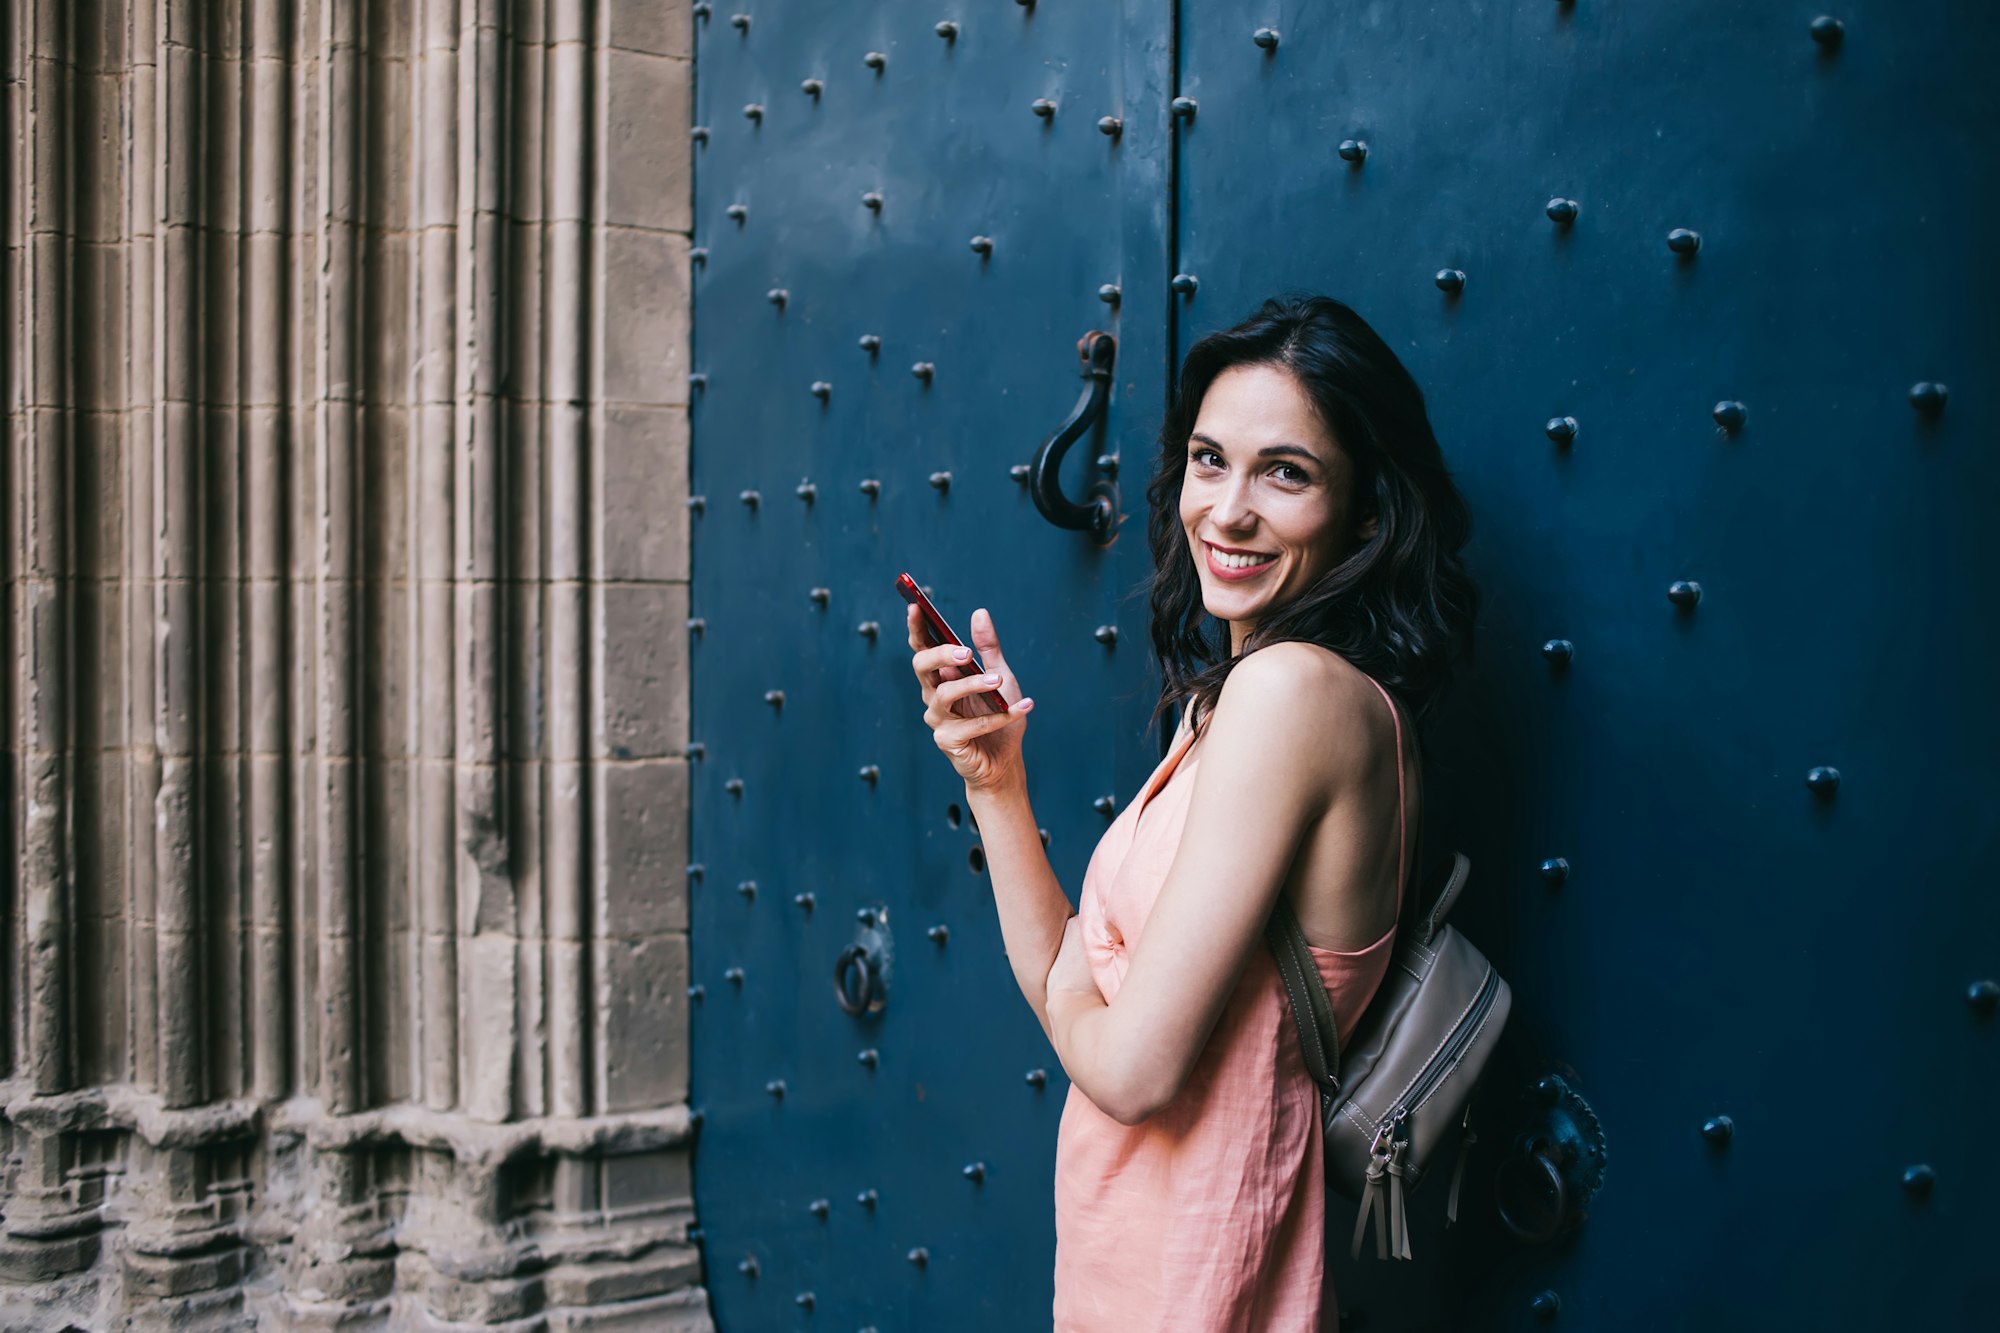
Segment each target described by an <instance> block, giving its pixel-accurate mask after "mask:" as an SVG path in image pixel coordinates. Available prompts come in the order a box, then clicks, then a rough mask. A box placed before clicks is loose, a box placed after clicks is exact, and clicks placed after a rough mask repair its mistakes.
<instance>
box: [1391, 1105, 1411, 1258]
mask: <svg viewBox="0 0 2000 1333" xmlns="http://www.w3.org/2000/svg"><path fill="white" fill-rule="evenodd" d="M1409 1156H1410V1140H1409V1136H1408V1135H1405V1136H1403V1137H1402V1138H1399V1139H1397V1140H1396V1144H1395V1148H1394V1150H1393V1151H1392V1152H1391V1154H1390V1158H1389V1249H1390V1252H1391V1253H1393V1254H1394V1255H1395V1256H1396V1257H1397V1258H1398V1259H1407V1258H1409V1257H1410V1221H1409V1212H1408V1210H1407V1208H1406V1207H1405V1205H1404V1201H1403V1175H1404V1172H1405V1169H1406V1168H1407V1166H1408V1163H1409Z"/></svg>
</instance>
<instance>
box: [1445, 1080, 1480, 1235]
mask: <svg viewBox="0 0 2000 1333" xmlns="http://www.w3.org/2000/svg"><path fill="white" fill-rule="evenodd" d="M1477 1142H1479V1136H1478V1135H1477V1134H1475V1133H1473V1132H1472V1103H1471V1102H1467V1103H1466V1104H1465V1118H1464V1119H1463V1120H1461V1121H1460V1122H1459V1125H1458V1165H1456V1166H1454V1167H1453V1168H1452V1169H1451V1194H1450V1195H1449V1196H1447V1198H1446V1200H1445V1206H1444V1224H1445V1225H1446V1226H1450V1225H1451V1224H1452V1223H1453V1222H1456V1221H1457V1220H1458V1187H1459V1186H1460V1185H1461V1184H1463V1183H1464V1181H1465V1159H1466V1158H1467V1157H1470V1156H1471V1155H1472V1145H1473V1144H1475V1143H1477Z"/></svg>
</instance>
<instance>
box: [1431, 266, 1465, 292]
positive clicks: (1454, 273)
mask: <svg viewBox="0 0 2000 1333" xmlns="http://www.w3.org/2000/svg"><path fill="white" fill-rule="evenodd" d="M1435 281H1436V282H1437V285H1438V290H1439V291H1441V292H1443V293H1444V294H1445V295H1447V296H1457V295H1458V294H1459V293H1460V292H1462V291H1464V290H1465V271H1464V270H1463V269H1456V268H1441V269H1439V270H1438V271H1437V277H1436V279H1435Z"/></svg>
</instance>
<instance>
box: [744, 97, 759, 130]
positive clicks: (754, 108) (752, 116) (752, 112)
mask: <svg viewBox="0 0 2000 1333" xmlns="http://www.w3.org/2000/svg"><path fill="white" fill-rule="evenodd" d="M743 116H744V119H746V120H754V121H756V122H757V123H758V124H759V125H762V124H763V123H764V106H763V103H761V102H752V103H750V104H749V105H748V106H746V107H744V108H743Z"/></svg>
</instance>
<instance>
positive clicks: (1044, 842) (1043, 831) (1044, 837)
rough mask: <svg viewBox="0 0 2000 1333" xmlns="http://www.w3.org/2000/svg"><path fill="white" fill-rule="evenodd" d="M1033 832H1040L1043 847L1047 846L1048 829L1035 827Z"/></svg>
mask: <svg viewBox="0 0 2000 1333" xmlns="http://www.w3.org/2000/svg"><path fill="white" fill-rule="evenodd" d="M1035 832H1037V833H1039V834H1041V835H1042V846H1044V847H1046V846H1048V845H1049V831H1048V830H1047V829H1036V830H1035Z"/></svg>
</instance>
